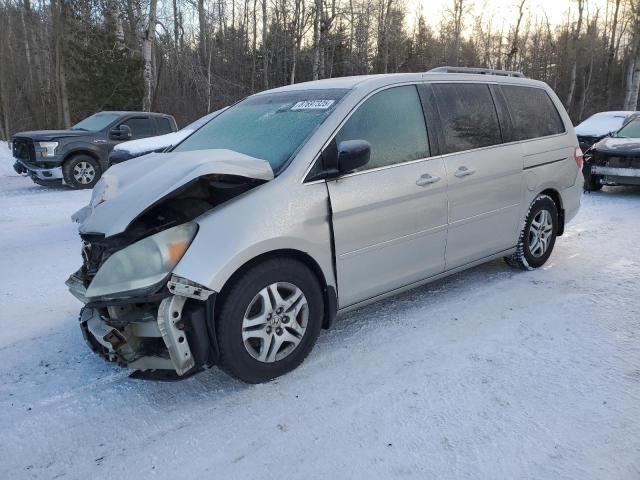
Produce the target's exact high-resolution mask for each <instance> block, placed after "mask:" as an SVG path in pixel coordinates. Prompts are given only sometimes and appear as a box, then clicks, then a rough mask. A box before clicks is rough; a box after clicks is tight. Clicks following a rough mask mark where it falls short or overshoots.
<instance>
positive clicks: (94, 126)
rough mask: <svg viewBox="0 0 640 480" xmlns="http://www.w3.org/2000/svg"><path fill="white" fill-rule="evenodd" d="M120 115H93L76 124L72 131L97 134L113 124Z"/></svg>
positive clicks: (106, 113)
mask: <svg viewBox="0 0 640 480" xmlns="http://www.w3.org/2000/svg"><path fill="white" fill-rule="evenodd" d="M119 116H120V115H119V114H117V113H108V112H105V113H95V114H93V115H91V116H90V117H87V118H85V119H84V120H82V121H81V122H78V123H76V124H75V125H74V126H73V127H71V129H72V130H86V131H88V132H99V131H100V130H102V129H103V128H105V127H107V126H108V125H110V124H111V123H113V122H115V121H116V120H117V119H118V117H119Z"/></svg>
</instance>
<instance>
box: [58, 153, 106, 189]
mask: <svg viewBox="0 0 640 480" xmlns="http://www.w3.org/2000/svg"><path fill="white" fill-rule="evenodd" d="M100 174H101V170H100V164H99V163H98V161H97V160H95V159H94V158H93V157H90V156H89V155H75V156H73V157H71V158H70V159H69V160H67V161H66V162H64V164H63V165H62V175H63V177H64V181H65V183H66V184H67V185H69V186H70V187H71V188H74V189H82V188H93V187H94V185H95V184H96V183H97V182H98V180H99V179H100Z"/></svg>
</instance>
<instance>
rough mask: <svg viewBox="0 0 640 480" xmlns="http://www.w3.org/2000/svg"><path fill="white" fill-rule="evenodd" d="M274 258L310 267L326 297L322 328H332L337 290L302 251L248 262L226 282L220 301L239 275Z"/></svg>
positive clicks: (276, 253) (279, 252)
mask: <svg viewBox="0 0 640 480" xmlns="http://www.w3.org/2000/svg"><path fill="white" fill-rule="evenodd" d="M273 258H290V259H294V260H297V261H299V262H301V263H304V264H305V265H306V266H307V267H309V269H310V270H311V271H312V272H313V273H314V275H315V276H316V278H317V279H318V281H319V282H320V287H321V288H322V294H323V297H324V306H325V312H324V319H323V322H322V328H329V327H331V325H332V324H333V321H334V320H335V316H336V313H337V307H338V299H337V294H336V291H335V288H334V287H332V286H328V285H327V281H326V278H325V276H324V273H323V272H322V269H321V268H320V265H318V262H316V261H315V260H314V259H313V257H311V255H309V254H307V253H304V252H301V251H300V250H293V249H282V250H273V251H271V252H266V253H263V254H261V255H258V256H257V257H255V258H252V259H251V260H249V261H248V262H246V263H245V264H244V265H242V266H241V267H240V268H238V269H237V270H236V271H235V272H234V273H233V275H231V277H229V279H228V280H227V281H226V282H225V284H224V286H223V287H222V289H221V290H220V293H219V294H218V299H219V300H223V299H224V297H225V295H226V292H227V290H228V288H229V286H230V285H232V283H233V281H234V280H235V278H237V277H238V276H239V275H241V274H242V273H244V272H245V271H246V270H248V269H249V268H251V267H253V266H254V265H257V264H258V263H261V262H264V261H266V260H270V259H273ZM216 303H217V301H216Z"/></svg>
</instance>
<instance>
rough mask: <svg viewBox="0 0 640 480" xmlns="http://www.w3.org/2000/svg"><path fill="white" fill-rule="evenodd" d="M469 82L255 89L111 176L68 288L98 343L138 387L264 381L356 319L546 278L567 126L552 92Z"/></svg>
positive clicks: (516, 83) (560, 225) (568, 211)
mask: <svg viewBox="0 0 640 480" xmlns="http://www.w3.org/2000/svg"><path fill="white" fill-rule="evenodd" d="M459 70H460V69H456V70H455V72H456V73H451V70H447V69H446V68H445V69H439V71H437V72H430V73H424V74H422V73H416V74H393V75H372V76H361V77H349V78H337V79H330V80H321V81H315V82H309V83H301V84H297V85H291V86H286V87H282V88H277V89H274V90H269V91H266V92H262V93H258V94H256V95H252V96H250V97H248V98H246V99H245V100H243V101H241V102H239V103H237V104H235V105H234V106H232V107H230V108H229V109H228V110H226V111H225V112H223V113H222V114H221V115H219V116H218V117H216V118H215V119H213V120H212V121H211V122H209V123H208V124H207V125H205V126H204V127H203V128H201V129H199V130H197V131H196V132H195V133H193V134H192V135H190V136H189V137H187V138H186V139H185V140H183V141H182V142H181V143H180V144H178V145H177V146H176V147H175V148H174V149H173V150H172V151H171V152H169V153H156V154H151V155H146V156H144V157H141V158H138V159H134V160H131V161H129V162H126V163H123V164H120V165H115V166H114V167H112V168H110V169H109V170H108V171H107V172H105V174H104V176H103V177H102V179H101V180H100V182H99V184H98V185H96V187H95V189H94V191H93V197H92V200H91V205H90V212H89V213H88V215H87V216H86V218H85V219H84V221H83V223H82V224H81V225H80V236H81V238H82V242H83V248H82V256H83V265H82V267H81V268H80V270H78V271H77V272H76V273H75V274H73V275H72V276H71V277H70V278H69V280H68V281H67V284H68V286H69V288H70V290H71V292H72V293H73V294H74V295H75V296H76V297H78V298H79V299H80V300H81V301H82V302H84V303H85V306H84V308H83V309H82V312H81V315H80V326H81V328H82V332H83V334H84V336H85V338H86V340H87V342H88V344H89V345H90V346H91V348H92V349H94V350H95V351H96V352H98V353H99V354H100V355H101V356H103V357H104V358H106V359H108V360H110V361H113V362H117V363H119V364H120V365H122V366H124V367H128V368H130V369H134V370H138V371H140V372H143V374H148V375H154V374H167V375H170V376H171V375H172V376H178V377H185V376H187V375H190V374H192V373H194V372H197V371H200V370H202V369H203V368H206V367H209V366H211V365H218V366H220V367H221V368H223V369H224V370H225V371H227V372H228V373H230V374H231V375H233V376H235V377H237V378H239V379H241V380H243V381H245V382H251V383H256V382H264V381H268V380H270V379H273V378H275V377H278V376H280V375H283V374H285V373H287V372H289V371H291V370H293V369H294V368H296V367H297V366H298V365H300V364H301V363H302V361H303V360H304V359H305V357H306V356H307V355H308V354H309V352H310V351H311V349H312V348H313V346H314V344H315V342H316V339H317V338H318V335H319V333H320V330H321V329H323V328H329V327H330V326H331V324H332V323H333V322H334V319H335V318H336V316H337V315H338V314H340V313H342V312H345V311H347V310H350V309H354V308H358V307H360V306H362V305H365V304H368V303H370V302H374V301H376V300H379V299H381V298H384V297H388V296H390V295H394V294H397V293H399V292H402V291H404V290H407V289H410V288H413V287H416V286H418V285H422V284H424V283H427V282H430V281H432V280H435V279H438V278H442V277H444V276H446V275H450V274H452V273H455V272H460V271H461V270H464V269H467V268H470V267H473V266H475V265H478V264H481V263H483V262H487V261H491V260H494V259H496V258H500V257H504V258H505V260H506V261H507V263H508V264H509V265H512V266H514V267H517V268H521V269H532V268H536V267H540V266H541V265H543V264H544V263H545V262H546V261H547V260H548V258H549V256H550V255H551V252H552V251H553V247H554V244H555V241H556V238H557V237H558V236H560V235H562V233H563V231H564V228H565V225H566V223H567V222H568V221H569V220H571V219H572V218H573V217H574V216H575V214H576V213H577V211H578V209H579V206H580V196H581V192H582V181H581V176H580V167H581V163H582V153H581V151H580V149H579V148H578V142H577V139H576V135H575V133H574V130H573V127H572V124H571V121H570V119H569V117H568V116H567V114H566V112H565V110H564V109H563V107H562V104H561V102H560V101H559V100H558V98H557V97H556V95H555V94H554V93H553V91H552V90H551V89H550V88H549V87H548V86H547V85H546V84H544V83H542V82H538V81H533V80H529V79H526V78H522V77H521V76H518V75H513V74H508V73H505V72H496V71H482V70H477V69H473V70H470V72H471V73H464V72H463V73H458V72H459Z"/></svg>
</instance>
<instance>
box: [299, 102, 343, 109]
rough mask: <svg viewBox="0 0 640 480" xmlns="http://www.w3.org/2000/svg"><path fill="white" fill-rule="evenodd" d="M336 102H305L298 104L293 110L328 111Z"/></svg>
mask: <svg viewBox="0 0 640 480" xmlns="http://www.w3.org/2000/svg"><path fill="white" fill-rule="evenodd" d="M334 103H335V100H304V101H302V102H298V103H296V104H295V105H294V106H293V107H291V110H326V109H327V108H329V107H330V106H331V105H333V104H334Z"/></svg>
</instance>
